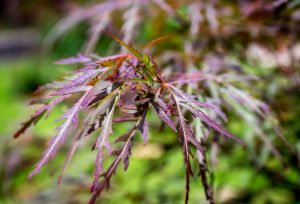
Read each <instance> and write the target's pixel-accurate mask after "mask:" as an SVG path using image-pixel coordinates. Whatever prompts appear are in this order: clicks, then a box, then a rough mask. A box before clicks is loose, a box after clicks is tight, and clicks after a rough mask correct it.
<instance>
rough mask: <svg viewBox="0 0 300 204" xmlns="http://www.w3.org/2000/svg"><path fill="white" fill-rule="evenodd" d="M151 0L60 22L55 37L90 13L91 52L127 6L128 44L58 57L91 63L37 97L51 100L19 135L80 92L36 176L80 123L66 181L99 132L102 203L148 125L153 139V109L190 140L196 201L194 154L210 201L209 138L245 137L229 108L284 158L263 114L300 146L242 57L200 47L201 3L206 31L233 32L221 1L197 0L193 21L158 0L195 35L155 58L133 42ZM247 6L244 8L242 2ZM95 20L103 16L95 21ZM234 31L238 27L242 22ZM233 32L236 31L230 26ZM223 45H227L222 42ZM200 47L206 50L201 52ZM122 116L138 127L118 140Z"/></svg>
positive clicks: (108, 6)
mask: <svg viewBox="0 0 300 204" xmlns="http://www.w3.org/2000/svg"><path fill="white" fill-rule="evenodd" d="M145 2H147V1H133V0H132V1H105V2H103V3H100V4H97V5H95V6H91V7H89V8H85V9H80V10H78V11H76V12H74V13H72V14H71V15H70V16H68V17H67V18H65V19H64V20H63V21H61V22H60V23H59V24H58V25H57V26H56V28H55V29H54V31H53V32H54V33H52V34H50V35H49V36H50V39H48V40H49V42H51V41H53V40H55V38H56V37H57V36H59V35H60V34H62V33H64V32H66V31H67V30H68V29H70V28H71V27H72V26H74V25H75V24H76V23H78V22H80V21H83V20H86V19H89V20H91V22H93V23H92V29H91V32H90V37H89V39H88V41H87V43H86V45H85V51H86V53H90V52H91V51H92V50H93V48H94V47H95V45H96V44H97V41H98V40H99V38H100V34H101V33H103V31H104V30H105V31H107V32H108V31H111V30H113V29H112V28H111V27H110V26H111V24H110V22H111V21H112V16H113V15H112V12H113V11H115V10H118V9H125V10H126V12H124V16H123V17H124V23H123V26H122V28H121V30H122V33H123V34H124V35H123V37H122V39H123V40H121V39H119V38H117V37H115V36H113V38H114V39H115V41H117V42H118V43H119V44H120V45H122V47H123V48H122V50H121V53H120V54H117V55H112V56H108V57H99V56H97V55H95V54H84V55H83V54H78V55H77V56H75V57H72V58H68V59H63V60H60V61H58V62H57V64H63V65H66V64H76V63H79V64H82V65H83V67H82V68H80V69H77V70H75V71H73V72H72V73H71V75H70V76H68V77H65V78H64V81H59V82H53V83H51V84H47V85H45V86H43V87H41V88H40V89H39V91H40V92H43V93H44V95H45V96H44V97H43V98H41V99H40V100H35V101H34V102H33V103H34V104H36V103H39V104H40V103H41V104H44V105H43V106H42V107H41V108H40V109H39V110H37V111H36V113H34V114H33V115H32V116H31V118H30V119H29V120H28V121H27V122H25V123H24V124H23V126H22V127H21V128H20V130H19V131H17V132H16V134H15V137H19V136H20V135H21V134H22V133H23V132H25V130H26V129H27V128H28V127H29V126H31V125H32V124H35V123H37V122H38V120H39V119H41V118H42V116H44V115H45V116H47V115H48V114H49V113H50V111H51V110H52V108H54V107H55V106H56V105H57V104H58V103H60V102H62V101H64V100H65V99H67V98H69V97H73V96H74V97H78V100H77V101H76V103H75V104H74V105H73V106H72V107H71V108H70V109H69V110H67V111H66V112H65V113H64V114H63V115H62V116H61V117H60V118H58V119H57V121H61V120H63V122H62V124H61V125H60V126H58V128H57V134H56V136H55V137H53V138H52V139H51V140H50V141H49V143H48V148H47V150H46V151H45V153H44V155H43V157H42V159H41V160H40V161H39V162H38V163H37V165H36V166H35V169H34V170H33V171H32V173H31V174H30V177H32V176H34V175H36V174H37V173H38V172H39V171H40V170H41V168H42V167H43V166H44V165H45V164H46V163H48V161H49V160H50V159H51V158H52V157H53V156H54V155H55V153H56V151H57V149H58V147H59V146H60V145H61V144H62V143H63V142H64V140H65V138H66V137H67V136H68V135H70V133H71V132H72V131H73V130H74V128H73V126H74V127H77V126H78V127H80V128H78V131H77V132H76V133H75V134H73V135H74V142H73V144H72V146H71V147H70V150H69V152H68V155H67V159H66V161H65V164H64V166H63V170H62V173H61V175H60V176H59V181H60V180H61V177H62V174H63V171H64V169H65V167H66V166H67V164H68V163H69V162H70V160H71V158H72V156H73V155H74V153H75V151H76V149H77V147H78V144H79V143H80V141H81V140H82V139H83V138H84V137H86V136H88V135H91V134H97V135H98V137H97V139H96V141H95V142H94V145H93V147H92V149H93V150H96V151H97V155H96V161H95V170H94V181H93V183H92V185H91V188H90V190H91V192H92V198H91V200H90V203H95V201H96V198H97V197H98V196H99V195H100V193H101V192H102V191H103V190H104V189H107V188H109V185H110V179H111V177H112V176H113V175H114V173H115V172H116V169H117V168H118V166H119V165H120V164H121V163H122V162H123V166H124V170H126V169H127V168H128V165H129V157H130V154H131V148H132V145H133V140H134V138H135V136H136V135H137V132H138V131H139V132H141V134H142V136H143V141H144V143H145V144H146V143H147V141H148V136H149V134H148V129H149V127H148V122H147V118H146V116H147V115H148V113H149V111H151V110H154V111H155V112H156V113H157V114H158V116H159V117H160V118H161V120H162V121H163V122H164V123H165V124H166V125H167V126H169V127H170V129H172V130H173V131H174V132H175V133H177V135H178V140H179V141H180V142H181V143H182V148H183V155H184V162H185V167H186V188H185V192H186V193H185V202H186V203H187V202H188V195H189V190H190V189H189V181H190V177H191V176H193V175H194V173H193V172H194V171H193V169H192V165H191V161H192V159H194V160H195V161H197V163H198V166H199V175H200V177H201V181H202V184H203V186H204V190H205V194H206V198H207V200H208V201H209V202H210V203H214V195H213V188H212V186H211V185H210V182H209V181H208V177H207V174H208V172H207V161H206V151H207V150H206V149H205V145H204V144H206V143H207V142H208V138H209V136H210V135H212V134H213V135H222V136H224V137H225V138H230V139H234V140H235V141H237V142H239V143H241V144H244V143H243V142H242V141H241V140H240V139H238V138H237V137H235V136H234V135H232V134H231V133H229V132H228V131H226V130H225V129H224V128H223V127H222V125H221V123H223V122H226V121H227V117H226V111H224V110H225V109H231V110H234V111H235V112H236V113H237V114H238V115H239V116H240V117H241V118H242V119H244V121H246V123H247V124H248V125H249V126H251V128H253V131H254V135H253V136H258V137H259V138H260V139H261V140H262V141H263V142H264V144H266V147H267V150H268V151H270V152H271V153H272V154H273V155H274V156H275V157H276V158H278V160H279V161H281V162H282V163H283V160H282V156H281V154H280V152H279V151H278V149H277V148H276V147H275V146H274V145H273V142H272V139H271V138H269V137H267V136H266V135H265V134H264V131H263V129H262V127H261V125H260V122H261V121H262V120H264V121H268V122H270V123H271V124H272V127H274V128H275V130H276V131H277V133H278V135H279V137H280V138H281V139H282V140H283V142H284V143H285V144H286V145H287V146H288V147H289V148H290V149H291V150H294V149H293V147H292V146H291V145H290V144H289V143H288V141H287V140H286V139H285V138H284V137H283V136H282V134H281V132H280V130H279V128H278V127H277V124H276V120H275V118H274V117H273V116H272V114H271V111H270V110H269V108H268V106H267V105H266V104H265V103H263V102H262V101H260V100H258V99H256V98H254V97H252V96H251V95H250V94H249V93H248V92H246V91H245V90H244V89H243V87H245V86H249V85H250V84H251V83H252V82H253V81H255V80H256V78H255V77H253V76H248V75H246V74H245V73H244V72H243V71H241V69H240V67H237V66H236V65H235V64H232V63H228V61H227V58H226V56H225V55H224V56H223V55H222V56H223V57H220V56H218V55H212V54H211V53H210V52H208V51H199V48H201V43H200V41H199V39H198V36H197V33H198V32H199V30H200V29H201V26H200V25H202V23H203V22H204V20H203V16H202V15H201V12H199V11H200V10H201V11H202V10H203V12H204V13H206V18H207V19H206V21H207V22H208V25H209V28H208V30H204V31H203V32H204V34H205V32H208V33H210V35H207V36H210V37H211V36H213V38H218V32H217V30H218V29H219V30H221V31H224V32H225V31H226V25H225V26H224V28H221V26H219V24H218V20H217V16H216V10H215V9H216V6H215V3H207V4H205V5H206V6H204V7H203V5H202V4H200V3H197V2H196V3H195V2H191V4H190V6H189V11H190V12H192V11H194V12H192V13H193V15H191V16H190V19H189V20H190V21H188V22H187V19H185V18H183V17H182V15H180V13H178V12H176V11H175V10H174V9H173V8H172V7H171V6H169V5H168V4H167V3H166V2H165V1H163V0H154V3H155V4H156V5H159V7H160V8H161V9H162V10H163V11H164V12H165V13H167V15H169V16H171V17H172V18H173V19H176V21H177V22H178V23H179V24H180V26H183V27H184V26H186V23H188V24H189V26H190V30H189V33H187V34H185V35H186V36H189V37H188V38H187V39H188V40H186V41H184V42H183V43H184V48H185V50H184V53H181V52H179V51H178V50H177V51H176V50H172V53H169V52H168V51H169V50H164V52H163V53H160V56H158V57H153V56H152V55H151V54H150V52H140V51H138V50H137V49H135V48H134V47H133V46H132V45H130V44H129V43H127V42H130V41H133V40H134V33H135V32H134V31H135V28H136V27H137V25H138V24H139V22H140V15H139V13H140V12H139V11H140V10H141V8H142V5H147V3H145ZM276 2H277V4H279V5H281V4H284V1H276ZM280 2H282V3H280ZM277 4H275V3H273V4H272V5H271V6H269V7H264V8H265V9H267V10H268V9H269V10H271V9H274V8H275V9H276V8H277V7H278V5H277ZM241 8H242V9H243V8H244V7H243V6H241ZM249 8H252V7H249ZM242 9H241V10H242ZM251 11H252V10H251V9H250V10H249V9H248V10H247V12H248V13H247V12H246V11H245V12H244V13H246V14H247V15H250V14H251ZM249 12H250V13H249ZM220 14H222V12H220ZM246 14H245V15H246ZM95 19H98V20H96V21H95ZM203 24H204V23H203ZM227 26H228V25H227ZM229 26H230V25H229ZM229 30H231V31H232V32H235V31H236V32H238V31H237V30H235V29H229ZM227 35H233V34H232V33H227ZM162 40H169V37H166V36H163V37H159V38H157V39H155V40H153V41H152V42H150V43H149V44H148V45H146V46H144V50H145V51H147V50H149V47H151V46H152V45H154V44H156V43H158V42H160V41H162ZM210 40H211V39H209V40H208V41H210ZM198 45H199V46H198ZM216 46H220V45H218V43H216ZM202 48H203V46H202ZM204 50H205V48H204ZM207 52H208V53H207ZM195 53H199V56H198V55H197V54H195ZM172 60H173V61H174V62H173V61H172ZM201 60H203V61H205V62H206V63H204V65H208V66H204V65H203V69H202V70H199V68H198V67H201V66H198V65H199V64H200V63H199V61H201ZM156 62H160V63H156ZM158 64H159V65H158ZM79 112H84V113H85V115H86V117H85V118H84V119H82V120H81V119H79V117H78V114H79ZM78 123H80V124H82V125H79V124H78ZM114 123H130V124H132V127H131V128H130V129H129V130H128V131H127V133H125V134H124V135H121V136H119V137H118V138H117V139H116V140H115V141H114V143H113V144H112V141H111V139H110V136H111V135H112V134H113V131H112V129H113V128H112V126H113V124H114ZM251 139H253V138H251ZM218 142H219V139H218V137H216V136H215V137H214V138H213V141H212V143H213V145H212V147H213V148H214V151H213V154H215V155H213V156H212V158H214V159H215V158H216V154H217V152H218V151H217V147H218ZM253 143H254V142H253ZM253 143H250V146H251V147H253V149H254V148H255V144H253ZM107 155H110V156H112V157H114V160H113V162H112V163H111V164H110V165H109V166H108V167H107V168H105V167H104V165H103V162H104V160H105V158H106V156H107ZM194 155H195V156H194ZM255 156H256V155H254V156H253V157H255ZM212 163H213V164H214V163H216V161H212Z"/></svg>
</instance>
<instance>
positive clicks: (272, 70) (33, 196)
mask: <svg viewBox="0 0 300 204" xmlns="http://www.w3.org/2000/svg"><path fill="white" fill-rule="evenodd" d="M107 2H108V4H109V3H110V4H112V5H113V6H115V7H118V6H120V8H121V9H118V10H116V11H111V12H101V13H100V12H95V13H96V15H94V14H93V13H92V12H89V11H91V10H92V9H93V8H96V6H94V4H95V3H98V2H97V1H96V2H90V4H88V5H87V7H86V5H85V7H86V8H87V9H86V10H82V9H79V7H77V6H72V7H70V8H71V9H70V11H71V13H70V14H69V15H67V18H66V19H67V20H66V21H64V20H63V21H61V23H60V24H58V25H59V26H56V27H54V29H53V30H52V31H51V32H50V34H49V35H48V37H46V43H51V46H52V48H51V49H50V50H49V51H52V52H54V56H55V58H62V57H67V56H70V55H75V53H77V52H78V50H79V49H80V48H81V47H82V50H81V51H82V52H85V53H87V54H88V53H90V52H92V50H94V51H93V52H95V53H97V54H98V55H100V56H106V55H110V54H112V53H115V52H116V51H117V50H118V47H117V46H116V44H115V43H114V42H113V41H112V39H111V38H110V37H109V35H106V33H114V34H116V35H118V36H122V38H123V40H125V41H126V42H132V43H134V44H135V46H137V47H138V48H142V47H143V46H145V45H146V44H147V43H149V42H150V41H151V40H153V39H157V38H158V37H161V36H166V37H165V38H162V40H161V41H159V40H158V41H159V42H157V43H156V44H154V45H153V46H151V47H149V48H148V49H149V50H150V51H151V52H152V53H153V56H154V58H155V59H157V61H158V64H159V66H161V67H164V68H165V69H164V70H165V73H164V74H166V75H169V74H170V73H172V72H178V71H179V72H181V73H193V72H194V71H195V70H203V71H204V72H205V73H206V74H213V75H220V76H222V77H223V76H225V77H228V78H227V79H229V80H230V83H231V82H232V83H235V82H236V80H237V79H239V80H240V79H241V77H242V75H245V74H247V75H252V77H253V76H255V77H259V79H257V80H253V78H245V79H244V80H245V81H242V82H238V83H237V84H235V86H236V87H232V86H229V85H226V86H224V87H219V86H218V84H214V82H209V83H207V84H204V86H206V87H209V89H208V91H205V92H202V91H200V93H201V94H199V100H203V99H205V97H203V95H205V96H208V98H211V101H210V102H212V103H213V104H217V105H220V103H221V102H222V104H221V107H222V110H223V111H224V112H225V113H226V114H227V115H228V121H229V122H228V123H225V125H226V126H227V129H229V130H231V132H232V133H234V134H235V135H238V136H239V137H241V138H243V140H244V141H245V142H246V144H247V148H246V149H243V148H241V147H239V146H238V145H233V144H232V143H231V142H229V141H220V140H219V139H217V137H214V139H213V140H210V139H209V140H208V141H207V143H206V145H205V146H206V149H207V151H208V155H207V158H208V162H209V164H208V166H209V169H210V172H212V173H210V174H209V176H210V178H209V179H210V182H211V183H212V184H213V186H214V189H215V197H216V200H217V201H219V202H221V203H226V202H227V203H237V202H243V203H297V202H299V200H300V198H299V195H300V193H299V189H300V187H299V185H300V184H299V180H300V179H299V173H298V169H299V167H298V160H297V151H299V146H300V145H299V119H297V118H298V116H299V112H300V110H299V108H298V106H297V105H298V104H299V101H300V100H299V94H298V93H299V66H298V63H299V52H300V51H299V50H300V49H299V47H300V46H299V44H298V43H299V38H298V34H299V30H298V28H297V23H298V22H299V12H300V11H299V10H298V9H299V2H298V1H297V0H294V1H258V0H257V1H202V2H198V1H183V0H182V1H166V2H165V1H161V0H156V1H126V2H125V1H107ZM112 2H113V3H112ZM123 2H125V3H123ZM105 3H106V2H104V4H105ZM132 3H133V4H132ZM123 4H124V5H123ZM70 5H75V4H73V2H70ZM101 5H102V4H101ZM128 5H134V6H132V7H129V6H128ZM99 8H100V7H99ZM89 9H91V10H89ZM81 18H83V21H80V22H78V23H79V24H77V25H76V26H75V27H72V28H71V26H72V22H76V23H77V20H78V19H81ZM70 19H71V20H70ZM70 22H71V23H70ZM42 27H43V26H42ZM61 28H63V29H66V28H70V30H66V31H67V32H64V34H63V32H62V30H61ZM97 29H98V31H97ZM99 30H100V31H103V32H101V37H100V38H99V43H96V40H95V39H97V38H98V37H95V36H98V35H99V32H100V31H99ZM58 34H63V35H58ZM86 40H87V41H86ZM82 45H83V46H82ZM123 51H124V50H123ZM47 61H48V62H47ZM47 61H46V62H44V63H42V64H40V65H38V66H39V67H40V68H39V69H32V68H31V67H32V66H37V65H36V64H32V63H31V62H30V59H28V60H25V61H21V62H20V65H19V64H12V65H9V64H3V65H1V67H7V66H12V67H15V66H20V67H21V66H22V67H23V68H21V69H18V68H14V69H12V70H6V69H3V70H0V71H2V72H3V74H4V75H5V76H7V77H5V78H4V80H3V81H1V86H0V89H1V90H0V91H1V93H0V95H1V101H0V102H1V113H3V114H1V116H0V122H1V131H3V136H2V135H1V136H2V137H1V140H3V141H5V142H3V147H1V150H3V154H2V156H1V160H0V161H1V166H3V167H5V168H3V171H2V173H1V176H3V178H4V179H3V181H5V182H3V185H2V184H1V185H2V186H1V187H2V192H1V195H3V196H2V197H3V201H4V202H7V203H10V202H12V203H14V202H15V201H13V200H14V199H16V200H19V201H22V202H28V203H32V202H36V203H40V202H48V203H53V202H55V203H59V202H61V203H65V202H79V203H81V202H83V203H84V202H86V200H87V199H88V197H89V193H88V192H87V191H86V189H87V188H88V187H89V183H90V179H91V176H90V175H91V174H92V171H93V169H92V163H93V161H94V157H95V155H94V152H89V151H87V150H86V148H80V151H79V152H78V153H77V154H76V155H75V159H74V160H73V161H72V162H71V163H70V167H69V168H68V169H67V172H66V177H67V178H66V180H65V181H63V183H62V185H61V186H60V187H59V188H57V187H55V185H56V184H55V181H54V180H53V178H49V177H48V175H49V174H50V175H55V176H57V175H58V173H57V172H56V171H57V169H59V166H61V165H62V162H61V160H62V159H63V158H64V156H63V155H64V152H65V149H62V150H61V153H62V154H58V158H57V159H55V160H54V161H53V162H51V165H48V166H49V167H48V170H46V172H43V173H42V174H41V175H40V176H39V177H40V178H38V179H36V180H35V179H34V180H33V181H30V182H29V181H26V179H25V177H26V175H27V174H28V172H29V171H30V168H31V166H33V164H34V163H35V161H36V160H37V159H38V157H39V155H40V153H41V152H42V150H43V148H40V146H45V145H44V144H45V142H46V141H47V140H48V138H49V137H50V136H52V135H54V131H52V129H53V128H54V125H53V124H52V123H51V121H53V119H54V118H57V117H58V116H59V115H61V114H62V111H61V110H60V108H58V109H55V110H54V112H53V113H52V115H51V116H50V118H49V119H48V120H47V121H46V123H41V124H39V126H38V127H37V128H36V129H35V131H34V134H35V135H37V136H40V137H38V138H40V139H34V137H31V136H29V135H26V136H25V139H22V140H21V141H17V142H16V143H18V144H16V146H14V147H13V148H11V147H9V146H6V144H13V143H12V142H11V141H10V139H8V138H9V137H8V136H7V133H11V131H10V130H11V129H12V128H9V127H10V126H16V123H15V118H14V117H19V118H22V119H25V116H24V114H23V112H27V110H26V109H25V108H24V106H23V105H21V104H24V103H22V102H19V101H18V100H19V99H21V98H22V97H24V94H23V93H24V92H27V93H31V91H27V90H32V89H34V88H35V87H36V85H37V84H38V85H40V84H42V83H44V81H50V78H51V79H54V78H55V77H54V76H51V75H52V74H54V73H55V72H57V70H61V67H60V68H57V69H56V71H53V69H55V68H54V66H50V63H49V61H50V60H47ZM24 63H25V64H24ZM42 67H45V68H42ZM31 70H32V71H31ZM42 70H44V71H42ZM45 70H46V71H45ZM30 72H32V73H30ZM60 72H61V71H60ZM36 73H38V74H37V75H36ZM225 73H227V75H224V74H225ZM228 73H229V74H228ZM47 75H48V76H47ZM26 76H27V77H26ZM35 76H38V77H39V78H41V79H38V78H36V77H35ZM249 79H250V81H249V82H248V80H249ZM40 80H41V81H40ZM181 80H192V78H188V79H184V78H183V79H181ZM28 82H31V83H30V84H31V85H30V86H28V85H27V84H29V83H28ZM243 82H247V83H243ZM181 88H182V89H185V90H186V91H190V92H191V93H193V94H198V93H195V89H196V90H197V89H198V88H199V87H195V86H194V85H192V86H191V87H189V86H187V87H185V86H183V87H181ZM237 88H238V89H237ZM200 90H201V89H200ZM239 90H242V91H247V92H250V94H251V95H253V96H255V98H262V99H263V101H265V102H266V103H267V104H269V105H270V110H271V112H272V114H270V115H266V114H265V113H261V112H260V111H261V110H259V109H260V107H263V105H262V104H261V103H260V102H259V101H257V102H256V101H254V98H249V96H248V95H246V96H245V95H244V94H243V93H241V92H240V91H239ZM11 93H16V94H17V93H19V94H20V96H18V95H16V96H15V95H12V94H11ZM233 93H235V95H233V96H232V94H233ZM230 94H231V95H230ZM230 96H231V98H230ZM245 97H246V98H245ZM247 97H248V98H247ZM220 99H222V100H221V101H220ZM232 99H237V100H236V101H235V100H232ZM223 100H224V101H225V102H226V104H227V105H225V104H223ZM247 100H248V101H247ZM12 101H13V102H12ZM237 102H240V103H241V104H243V103H244V104H245V106H243V105H241V104H239V103H237ZM2 103H3V105H2ZM22 106H23V107H22ZM2 107H5V109H3V110H2ZM257 107H259V108H258V109H257ZM247 108H248V109H247ZM233 110H234V111H236V113H237V115H240V117H239V116H237V115H236V114H233ZM28 112H32V111H29V110H28ZM255 112H257V113H258V114H256V113H255ZM27 115H28V113H27ZM273 116H275V117H273ZM212 117H214V116H212ZM241 118H242V119H243V120H241ZM264 118H265V119H266V120H263V119H264ZM275 118H277V119H278V120H279V122H280V124H281V127H282V129H283V131H282V132H283V134H284V135H285V137H286V138H287V140H288V141H289V142H290V143H291V144H292V145H290V146H292V147H289V145H288V147H287V146H286V145H284V142H282V141H281V140H279V139H278V138H277V137H278V134H279V135H281V133H280V132H281V130H278V129H274V127H276V128H279V126H278V121H277V120H276V119H275ZM156 120H157V118H156V116H155V115H153V116H151V117H150V121H153V122H151V124H152V123H153V124H152V125H150V127H151V129H150V141H149V142H150V145H149V146H148V145H146V146H137V147H136V150H135V149H134V150H133V159H132V161H131V162H130V163H131V166H130V167H129V169H128V171H127V172H126V173H125V174H123V173H122V172H121V171H118V172H117V176H116V178H114V179H113V180H114V181H112V186H111V190H110V191H108V192H107V193H104V194H103V197H102V198H100V200H99V202H101V199H102V200H103V202H105V203H117V202H122V203H126V202H127V203H141V202H145V203H147V202H148V203H177V202H178V203H182V201H183V196H184V195H183V194H184V193H183V189H184V179H183V178H184V166H183V162H182V160H183V158H182V154H181V153H180V151H178V150H179V149H180V146H179V145H178V143H177V141H176V139H175V136H174V135H173V134H172V133H171V132H169V131H168V130H164V131H162V132H160V131H157V130H158V129H160V126H159V125H160V124H159V123H155V121H156ZM220 122H221V121H220ZM2 126H3V127H4V128H2ZM117 129H118V128H117ZM120 129H122V127H120ZM114 132H115V133H116V134H118V133H119V132H118V130H114ZM276 132H277V133H276ZM211 136H212V135H211ZM26 137H27V138H29V139H26ZM28 140H32V141H30V142H29V141H28ZM217 144H218V145H217ZM20 146H21V147H22V148H21V147H20ZM147 148H148V150H147ZM16 149H17V150H16ZM143 151H144V152H143ZM147 151H150V152H158V154H157V155H156V156H155V155H154V156H153V155H152V154H149V153H148V154H147ZM143 154H145V156H141V155H143ZM270 154H271V155H270ZM149 155H150V156H149ZM216 155H218V157H217V158H218V159H217V160H216ZM152 156H153V157H152ZM276 157H277V158H276ZM279 161H282V162H284V163H285V165H286V168H282V166H280V162H279ZM2 164H4V165H2ZM79 167H80V168H79ZM80 175H81V176H80ZM1 180H2V179H1ZM166 181H168V182H166ZM191 182H192V184H191V189H192V190H191V196H190V203H198V202H199V200H203V201H204V200H205V196H204V194H203V193H202V191H199V190H197V189H199V188H200V187H201V184H200V183H201V182H200V179H199V178H198V177H195V178H194V179H191ZM41 189H43V191H42V193H40V194H37V193H36V192H39V191H40V190H41ZM74 195H75V196H74Z"/></svg>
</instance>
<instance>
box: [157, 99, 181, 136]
mask: <svg viewBox="0 0 300 204" xmlns="http://www.w3.org/2000/svg"><path fill="white" fill-rule="evenodd" d="M151 105H152V106H153V108H154V109H155V111H156V112H157V113H158V115H159V117H160V118H161V119H162V120H163V121H164V122H165V123H166V124H167V125H169V126H170V128H171V129H172V130H173V131H174V132H177V129H176V125H175V124H174V123H173V121H172V120H171V118H170V117H169V116H168V115H167V114H166V112H165V110H163V109H162V108H161V107H160V106H159V105H158V104H157V103H156V102H151Z"/></svg>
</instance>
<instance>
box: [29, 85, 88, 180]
mask: <svg viewBox="0 0 300 204" xmlns="http://www.w3.org/2000/svg"><path fill="white" fill-rule="evenodd" d="M91 90H92V87H90V90H88V91H87V92H86V93H85V94H84V95H83V96H82V97H81V98H80V99H79V100H78V101H77V102H76V103H75V104H74V106H73V107H72V108H71V109H69V110H68V111H67V112H65V113H64V114H63V115H62V116H61V117H60V118H59V119H58V120H62V119H65V122H64V123H63V124H61V125H60V126H59V127H58V128H57V130H58V132H57V134H56V136H55V137H53V138H52V139H51V140H50V141H49V142H48V147H47V149H46V151H45V153H44V155H43V157H42V158H41V160H40V161H39V162H38V163H37V164H36V165H35V168H34V170H33V171H32V172H31V173H30V174H29V178H32V177H33V176H34V175H36V174H38V173H39V172H40V170H41V168H42V167H43V166H44V165H45V164H46V163H48V161H49V160H50V159H51V158H52V157H53V156H54V155H55V153H56V150H57V148H58V146H59V145H60V144H62V143H63V142H64V140H65V137H66V135H67V132H68V130H69V128H70V126H71V123H72V122H73V123H74V124H75V125H76V124H77V120H78V119H77V114H78V112H79V111H80V109H82V105H83V102H84V101H85V100H86V99H87V98H88V97H90V96H91V95H90V94H91V93H90V92H91Z"/></svg>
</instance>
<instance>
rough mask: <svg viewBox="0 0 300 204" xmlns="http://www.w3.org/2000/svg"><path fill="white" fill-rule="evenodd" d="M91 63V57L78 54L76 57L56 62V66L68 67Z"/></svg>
mask: <svg viewBox="0 0 300 204" xmlns="http://www.w3.org/2000/svg"><path fill="white" fill-rule="evenodd" d="M90 61H92V59H91V58H90V57H88V56H85V55H82V54H78V55H77V56H76V57H70V58H66V59H61V60H58V61H56V62H55V64H62V65H67V64H78V63H86V62H90Z"/></svg>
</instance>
